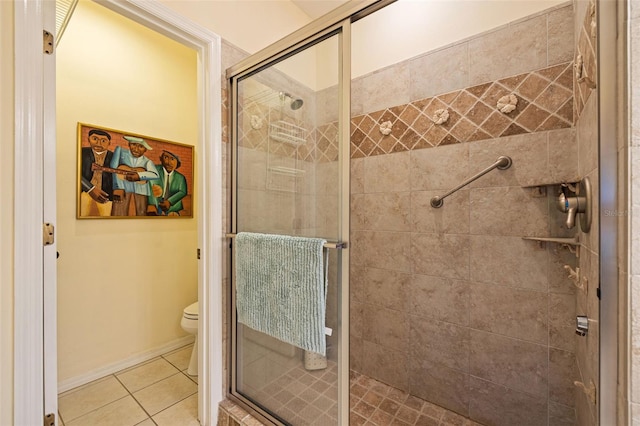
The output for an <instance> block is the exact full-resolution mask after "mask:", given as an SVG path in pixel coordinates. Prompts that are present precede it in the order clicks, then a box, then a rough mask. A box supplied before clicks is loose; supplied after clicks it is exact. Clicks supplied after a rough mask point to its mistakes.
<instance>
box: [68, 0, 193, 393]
mask: <svg viewBox="0 0 640 426" xmlns="http://www.w3.org/2000/svg"><path fill="white" fill-rule="evenodd" d="M78 122H82V123H87V124H94V125H98V126H104V127H107V128H111V129H115V130H122V131H125V132H126V131H129V132H132V133H138V134H142V135H148V136H150V137H156V138H161V139H165V140H169V141H175V142H180V143H184V144H189V145H195V144H196V141H197V125H198V123H197V97H196V54H195V51H193V50H190V49H188V48H186V47H184V46H182V45H180V44H178V43H176V42H173V41H171V40H169V39H167V38H166V37H163V36H161V35H159V34H157V33H155V32H153V31H150V30H149V29H146V28H144V27H142V26H140V25H138V24H135V23H133V22H131V21H129V20H128V19H125V18H123V17H121V16H119V15H117V14H114V13H113V12H110V11H108V10H107V9H105V8H103V7H101V6H99V5H97V4H95V3H93V2H80V3H79V5H78V7H77V9H76V11H75V14H74V16H73V19H72V20H71V22H70V24H69V26H68V28H67V30H66V32H65V33H64V36H63V38H62V40H61V43H60V45H59V48H58V53H57V140H58V144H57V164H58V172H57V180H58V194H57V203H58V226H57V230H58V233H57V234H58V251H59V252H60V258H59V260H58V367H59V370H58V375H59V380H60V382H62V383H64V382H65V381H66V380H69V379H72V378H75V377H78V376H82V375H86V374H89V373H91V372H93V371H94V370H96V369H99V368H102V367H105V366H108V365H110V364H113V363H117V362H120V361H123V360H126V359H127V358H129V357H133V356H136V355H139V354H142V353H144V352H146V351H149V350H152V349H155V348H157V347H159V346H162V345H166V344H168V343H171V342H172V341H175V340H176V339H179V338H181V337H183V336H185V335H186V333H185V332H184V331H183V330H182V328H181V327H180V319H181V316H182V310H183V309H184V307H186V306H187V305H189V304H190V303H192V302H194V301H195V300H196V299H197V264H196V256H195V254H196V248H197V235H196V223H197V222H196V219H195V218H190V219H176V220H162V219H113V220H99V219H85V220H77V219H76V188H77V184H76V182H77V180H76V173H77V158H78V157H77V152H78V151H77V141H76V126H77V123H78ZM197 154H198V153H197V152H196V155H197ZM146 155H147V156H148V157H149V158H151V159H152V160H154V161H156V162H157V160H158V155H159V153H157V152H153V151H148V152H147V154H146ZM196 184H197V183H196ZM191 191H193V188H191ZM196 202H197V200H196Z"/></svg>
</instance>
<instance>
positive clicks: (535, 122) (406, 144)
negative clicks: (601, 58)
mask: <svg viewBox="0 0 640 426" xmlns="http://www.w3.org/2000/svg"><path fill="white" fill-rule="evenodd" d="M514 97H515V98H514ZM514 99H515V102H511V103H515V105H514V106H515V108H510V107H507V109H506V110H505V111H508V112H501V111H500V110H499V109H498V105H499V101H501V102H500V106H501V107H505V106H506V105H508V104H510V102H509V101H510V100H511V101H513V100H514ZM445 111H446V114H445ZM446 115H448V117H447V118H446V121H443V122H442V123H441V124H437V122H440V121H442V119H444V118H445V116H446ZM573 115H574V114H573V67H572V63H571V62H567V63H564V64H560V65H555V66H552V67H548V68H544V69H541V70H538V71H533V72H530V73H524V74H519V75H516V76H513V77H509V78H504V79H501V80H498V81H495V82H489V83H485V84H480V85H477V86H473V87H469V88H466V89H462V90H457V91H454V92H450V93H446V94H443V95H439V96H435V97H432V98H427V99H421V100H417V101H414V102H410V103H408V104H405V105H398V106H395V107H392V108H388V109H385V110H381V111H376V112H372V113H368V114H363V115H359V116H356V117H353V118H352V120H351V158H360V157H368V156H372V155H381V154H389V153H392V152H401V151H409V150H413V149H422V148H431V147H435V146H441V145H448V144H454V143H461V142H473V141H478V140H482V139H492V138H498V137H502V136H511V135H516V134H521V133H533V132H540V131H545V130H554V129H561V128H566V127H571V126H572V125H573ZM381 125H382V127H381ZM389 127H390V129H391V132H390V133H389V134H385V133H386V132H385V130H388V129H389Z"/></svg>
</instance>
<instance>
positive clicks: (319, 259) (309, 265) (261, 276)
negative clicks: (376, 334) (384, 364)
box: [235, 232, 327, 355]
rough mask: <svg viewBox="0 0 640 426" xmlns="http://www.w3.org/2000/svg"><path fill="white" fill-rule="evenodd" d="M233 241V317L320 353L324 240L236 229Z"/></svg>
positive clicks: (323, 351)
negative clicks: (234, 247)
mask: <svg viewBox="0 0 640 426" xmlns="http://www.w3.org/2000/svg"><path fill="white" fill-rule="evenodd" d="M235 241H236V252H235V261H236V308H237V313H238V322H241V323H242V324H245V325H247V326H249V327H251V328H253V329H255V330H258V331H261V332H263V333H266V334H268V335H270V336H273V337H275V338H277V339H280V340H282V341H284V342H287V343H290V344H292V345H295V346H297V347H299V348H302V349H306V350H308V351H312V352H316V353H319V354H322V355H326V339H325V316H326V292H327V285H326V284H327V281H326V272H325V271H326V262H323V256H322V253H323V251H322V250H323V245H324V244H325V243H326V240H323V239H320V238H304V237H291V236H286V235H270V234H254V233H247V232H240V233H238V235H237V236H236V238H235ZM323 263H324V264H325V265H323Z"/></svg>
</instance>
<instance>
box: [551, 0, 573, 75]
mask: <svg viewBox="0 0 640 426" xmlns="http://www.w3.org/2000/svg"><path fill="white" fill-rule="evenodd" d="M547 25H548V29H547V37H548V40H547V43H548V46H547V49H548V50H547V62H548V65H554V64H559V63H562V62H566V61H571V60H573V51H574V45H575V43H574V38H573V31H574V30H573V5H568V6H565V7H562V8H560V9H556V10H554V11H552V12H550V13H549V15H548V21H547Z"/></svg>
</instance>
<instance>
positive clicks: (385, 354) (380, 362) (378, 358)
mask: <svg viewBox="0 0 640 426" xmlns="http://www.w3.org/2000/svg"><path fill="white" fill-rule="evenodd" d="M362 352H363V356H362V372H363V374H365V375H367V376H369V377H371V378H373V379H376V380H379V381H381V382H383V383H386V384H389V385H391V386H394V387H396V388H399V389H407V388H408V387H409V371H408V366H409V362H408V357H409V354H408V353H407V352H403V351H398V350H395V349H392V348H388V347H385V346H381V345H377V344H375V343H371V342H364V346H363V351H362Z"/></svg>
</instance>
